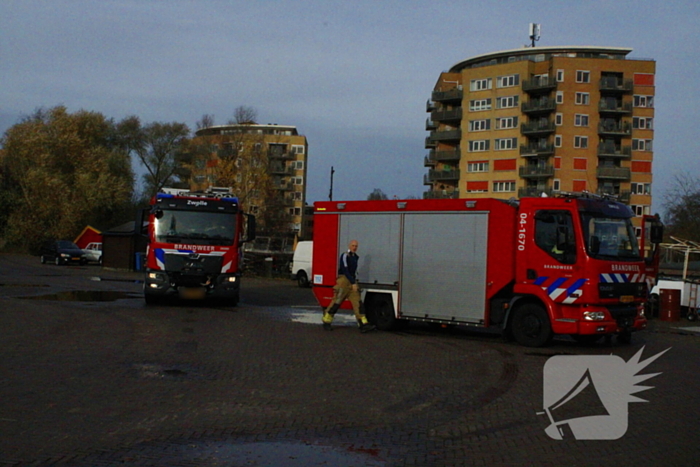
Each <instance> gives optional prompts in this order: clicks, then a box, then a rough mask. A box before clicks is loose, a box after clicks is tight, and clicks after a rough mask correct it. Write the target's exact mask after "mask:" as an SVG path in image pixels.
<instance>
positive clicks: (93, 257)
mask: <svg viewBox="0 0 700 467" xmlns="http://www.w3.org/2000/svg"><path fill="white" fill-rule="evenodd" d="M83 253H85V259H86V260H87V261H92V262H94V263H100V264H102V243H101V242H92V243H88V244H87V246H86V247H85V248H83Z"/></svg>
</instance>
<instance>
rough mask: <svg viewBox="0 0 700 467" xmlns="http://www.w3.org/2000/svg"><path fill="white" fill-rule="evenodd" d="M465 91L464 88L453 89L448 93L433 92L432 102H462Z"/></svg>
mask: <svg viewBox="0 0 700 467" xmlns="http://www.w3.org/2000/svg"><path fill="white" fill-rule="evenodd" d="M463 98H464V91H463V90H462V88H452V89H449V90H447V91H433V95H432V100H433V101H434V102H445V103H447V102H454V103H457V102H462V99H463Z"/></svg>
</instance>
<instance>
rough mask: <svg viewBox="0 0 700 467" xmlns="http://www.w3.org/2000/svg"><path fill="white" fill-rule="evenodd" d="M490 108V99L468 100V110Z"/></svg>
mask: <svg viewBox="0 0 700 467" xmlns="http://www.w3.org/2000/svg"><path fill="white" fill-rule="evenodd" d="M480 110H491V99H474V100H471V101H469V111H470V112H478V111H480Z"/></svg>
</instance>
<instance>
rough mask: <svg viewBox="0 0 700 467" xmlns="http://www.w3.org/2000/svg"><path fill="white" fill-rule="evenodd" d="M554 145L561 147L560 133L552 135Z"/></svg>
mask: <svg viewBox="0 0 700 467" xmlns="http://www.w3.org/2000/svg"><path fill="white" fill-rule="evenodd" d="M554 147H555V148H560V147H561V135H554Z"/></svg>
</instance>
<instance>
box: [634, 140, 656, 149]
mask: <svg viewBox="0 0 700 467" xmlns="http://www.w3.org/2000/svg"><path fill="white" fill-rule="evenodd" d="M651 141H652V140H650V139H637V138H632V150H633V151H651V150H652V149H651V146H652V144H651Z"/></svg>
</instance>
